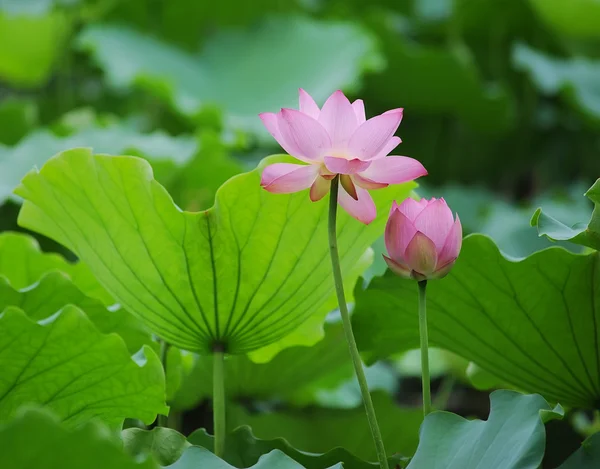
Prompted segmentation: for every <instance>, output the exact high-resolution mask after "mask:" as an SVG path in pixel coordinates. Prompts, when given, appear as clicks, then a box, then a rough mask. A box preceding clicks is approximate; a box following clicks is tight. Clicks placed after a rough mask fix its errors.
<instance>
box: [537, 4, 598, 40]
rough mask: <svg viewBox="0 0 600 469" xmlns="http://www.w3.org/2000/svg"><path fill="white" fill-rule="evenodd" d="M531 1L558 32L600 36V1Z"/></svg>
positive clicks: (576, 35)
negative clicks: (599, 26)
mask: <svg viewBox="0 0 600 469" xmlns="http://www.w3.org/2000/svg"><path fill="white" fill-rule="evenodd" d="M529 3H530V4H531V5H532V6H533V8H534V10H535V11H536V12H537V13H538V15H539V16H540V17H541V18H542V19H543V20H544V21H545V22H546V23H547V24H548V25H550V26H551V27H553V28H554V29H555V30H556V32H558V33H563V34H568V35H570V36H575V37H583V38H598V37H599V36H600V28H598V24H600V3H598V2H597V1H596V0H570V1H569V2H564V1H562V0H529Z"/></svg>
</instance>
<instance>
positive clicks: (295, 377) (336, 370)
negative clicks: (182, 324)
mask: <svg viewBox="0 0 600 469" xmlns="http://www.w3.org/2000/svg"><path fill="white" fill-rule="evenodd" d="M341 326H342V325H341V323H336V324H326V325H325V338H324V339H323V340H321V341H320V342H318V343H317V344H316V345H314V346H312V347H305V346H295V347H290V348H288V349H285V350H283V351H282V352H281V353H279V354H278V355H277V356H276V357H275V358H273V360H271V361H270V362H267V363H254V362H253V361H251V360H250V359H249V358H248V357H247V356H245V355H238V356H230V357H227V360H226V361H225V370H226V372H225V376H226V380H227V381H226V382H227V384H226V387H225V390H226V392H227V393H228V396H229V398H230V399H239V398H253V399H258V400H263V399H273V398H278V399H290V398H292V397H293V396H294V395H297V394H303V395H304V396H305V395H306V394H310V395H312V394H313V393H314V392H315V391H316V390H317V389H320V388H332V387H333V386H335V385H336V384H339V383H340V382H341V381H342V380H345V379H347V378H349V377H350V376H351V375H352V363H351V362H350V355H349V353H348V346H347V345H346V341H345V338H344V331H343V329H342V327H341ZM212 380H213V378H212V357H211V356H202V355H201V356H198V357H197V358H196V361H195V362H194V367H193V368H192V370H191V372H190V374H189V375H187V376H185V378H184V379H183V383H182V385H181V387H180V388H179V391H178V392H177V393H176V395H175V397H174V398H173V399H172V401H170V405H171V406H172V407H173V408H174V409H178V410H186V409H192V408H194V407H195V406H196V405H197V404H198V403H199V402H200V401H201V400H202V399H205V398H210V397H211V396H212V383H213V381H212Z"/></svg>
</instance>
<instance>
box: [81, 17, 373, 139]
mask: <svg viewBox="0 0 600 469" xmlns="http://www.w3.org/2000/svg"><path fill="white" fill-rule="evenodd" d="M79 43H80V45H81V46H82V47H83V48H85V49H87V50H90V51H91V53H92V54H93V56H94V58H95V60H96V62H97V63H98V64H99V65H100V66H101V67H102V69H103V70H104V72H105V75H106V78H107V80H108V82H109V84H110V85H112V86H113V87H116V88H120V89H121V88H127V87H131V86H133V85H140V84H141V85H142V86H145V87H146V88H147V89H149V90H150V91H151V92H153V93H154V94H156V95H157V96H158V97H161V98H163V97H167V98H168V99H169V100H170V101H171V102H172V104H173V105H174V106H175V108H176V109H178V110H180V111H181V112H183V113H185V114H188V115H193V114H195V113H196V112H198V111H199V110H200V109H201V108H202V107H204V106H206V105H217V106H219V107H220V108H222V109H223V110H224V111H225V116H226V122H227V124H228V125H229V126H231V127H233V128H240V129H245V130H253V131H257V132H261V133H262V135H264V136H267V135H268V134H267V133H266V131H265V130H264V129H263V128H262V124H261V122H260V120H259V119H258V117H257V114H259V113H260V112H264V111H276V110H278V109H279V108H280V107H296V104H297V89H298V87H303V88H306V89H307V90H308V91H309V92H310V93H312V95H313V96H314V98H315V99H317V100H318V101H323V100H325V98H326V97H327V96H329V94H331V91H332V90H335V89H336V88H352V87H356V84H357V81H358V80H357V79H358V78H359V76H360V74H361V72H362V71H363V70H364V69H365V68H368V69H372V68H374V67H375V66H377V65H378V64H379V62H380V60H381V59H380V58H379V55H378V54H377V51H376V48H375V41H374V39H373V38H372V37H371V36H370V35H369V34H368V33H367V32H366V31H364V30H362V29H361V28H360V27H358V26H356V25H355V24H350V23H338V22H319V21H315V20H311V19H308V18H301V17H285V18H283V17H272V18H268V19H266V20H264V21H263V22H262V23H261V24H260V25H256V26H254V27H252V28H248V29H239V30H236V29H231V30H223V31H220V32H219V33H217V34H216V35H215V36H214V37H212V38H211V39H210V40H209V41H207V42H206V43H205V45H204V48H203V51H202V54H201V55H194V54H189V53H186V52H183V51H181V50H180V49H177V48H175V47H173V46H169V45H167V44H165V43H162V42H160V41H159V40H157V39H154V38H152V37H149V36H146V35H143V34H140V33H138V32H136V31H134V30H131V29H126V28H123V27H116V26H108V25H94V26H89V27H88V28H87V29H85V30H84V31H83V32H82V34H81V35H80V37H79ZM241 77H243V80H242V81H243V84H244V86H240V78H241Z"/></svg>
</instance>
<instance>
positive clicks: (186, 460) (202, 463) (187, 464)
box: [165, 446, 343, 469]
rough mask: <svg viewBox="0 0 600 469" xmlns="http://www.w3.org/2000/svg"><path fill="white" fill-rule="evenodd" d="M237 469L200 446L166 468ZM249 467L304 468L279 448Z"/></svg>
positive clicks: (191, 448) (339, 468)
mask: <svg viewBox="0 0 600 469" xmlns="http://www.w3.org/2000/svg"><path fill="white" fill-rule="evenodd" d="M198 468H210V469H235V467H234V466H231V465H230V464H228V463H226V462H225V461H223V460H222V459H220V458H218V457H217V456H215V455H214V454H213V453H211V452H210V451H209V450H207V449H205V448H201V447H199V446H192V447H190V448H188V449H186V450H185V452H184V453H183V456H181V458H180V459H179V460H178V461H177V462H176V463H174V464H172V465H170V466H167V467H166V468H165V469H198ZM248 469H304V468H303V467H302V466H301V465H300V464H298V463H297V462H296V461H294V460H293V459H291V458H289V457H288V456H286V455H285V454H283V453H282V452H281V451H279V450H273V451H271V452H270V453H268V454H265V455H264V456H263V457H262V458H260V461H258V462H257V463H256V464H254V465H253V466H251V467H248ZM328 469H343V468H342V465H341V464H336V465H335V466H332V467H331V468H328Z"/></svg>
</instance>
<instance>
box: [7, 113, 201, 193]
mask: <svg viewBox="0 0 600 469" xmlns="http://www.w3.org/2000/svg"><path fill="white" fill-rule="evenodd" d="M75 147H92V148H93V149H94V151H96V152H99V153H116V154H120V153H126V154H133V155H136V156H143V157H145V158H148V159H151V160H152V161H153V162H154V163H155V164H158V163H160V164H161V165H162V166H165V168H164V169H163V171H162V172H163V173H165V177H164V178H161V179H165V180H164V181H161V182H163V183H164V182H169V180H168V179H167V176H170V172H171V171H170V170H172V169H173V168H175V167H176V166H181V165H183V164H185V163H187V162H188V161H189V160H191V158H192V157H193V156H194V154H195V153H196V151H197V149H198V144H197V142H196V141H195V140H194V138H192V137H186V136H179V137H171V136H169V135H167V134H165V133H164V132H162V131H156V132H153V133H150V134H142V133H140V132H138V131H135V130H133V129H130V128H127V127H126V126H124V125H112V126H109V127H107V128H89V129H85V130H82V131H81V132H78V133H75V134H73V135H70V136H68V137H58V136H56V135H54V134H53V133H52V132H50V131H48V130H37V131H35V132H33V133H31V134H29V135H28V136H27V137H26V138H25V139H23V140H21V142H19V144H18V145H16V146H14V147H3V146H2V145H0V202H1V201H2V199H4V198H6V197H8V196H10V194H11V193H12V191H13V190H14V188H15V187H17V185H18V184H19V181H20V180H21V178H22V177H23V176H25V174H27V172H28V171H29V170H30V169H31V168H33V167H34V166H38V167H39V166H42V165H43V164H44V163H45V162H46V160H47V159H48V158H49V157H50V155H54V154H55V153H58V152H60V151H63V150H67V149H69V148H75Z"/></svg>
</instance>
